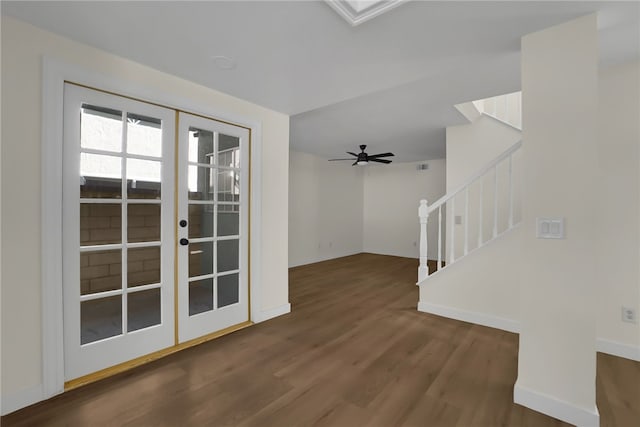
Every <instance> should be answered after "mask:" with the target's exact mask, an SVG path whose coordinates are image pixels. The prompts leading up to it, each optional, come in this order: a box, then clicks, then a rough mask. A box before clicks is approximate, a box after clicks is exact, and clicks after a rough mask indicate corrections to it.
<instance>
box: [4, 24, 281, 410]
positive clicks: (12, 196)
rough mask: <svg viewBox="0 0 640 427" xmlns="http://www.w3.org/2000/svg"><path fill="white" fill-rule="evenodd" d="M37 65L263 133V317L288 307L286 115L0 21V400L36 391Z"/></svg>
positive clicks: (38, 368) (38, 357)
mask: <svg viewBox="0 0 640 427" xmlns="http://www.w3.org/2000/svg"><path fill="white" fill-rule="evenodd" d="M42 55H47V56H50V57H54V58H58V59H60V60H63V61H65V62H68V63H72V64H76V65H78V66H80V67H82V68H85V69H88V70H96V71H97V72H99V73H101V74H106V75H110V76H114V77H116V78H119V79H123V80H125V81H128V82H130V83H131V84H132V85H136V84H138V85H142V86H144V87H147V88H150V89H153V90H158V91H161V92H163V93H166V94H170V95H175V96H176V98H177V99H189V100H190V101H192V102H194V103H196V104H202V105H210V106H211V108H212V109H214V110H216V111H225V112H227V113H228V114H230V115H236V116H242V117H247V118H248V119H250V120H254V121H260V122H261V123H262V144H263V146H264V149H263V164H262V176H261V180H262V200H261V209H262V210H261V214H262V223H263V229H262V236H259V237H258V238H259V239H260V241H261V252H262V265H261V275H262V286H263V292H262V295H261V299H262V308H263V309H265V310H266V309H270V308H274V307H280V306H282V305H285V304H287V303H288V278H287V258H288V252H287V238H286V236H287V222H288V219H287V217H288V215H287V212H288V205H287V202H288V197H287V186H288V168H287V165H288V157H289V118H288V117H287V116H286V115H283V114H280V113H277V112H275V111H271V110H268V109H266V108H262V107H260V106H257V105H255V104H251V103H249V102H246V101H243V100H240V99H237V98H234V97H231V96H228V95H225V94H223V93H220V92H216V91H214V90H211V89H207V88H205V87H202V86H199V85H196V84H194V83H191V82H188V81H186V80H182V79H179V78H177V77H174V76H171V75H168V74H165V73H162V72H159V71H156V70H153V69H151V68H148V67H145V66H142V65H140V64H137V63H134V62H131V61H128V60H125V59H123V58H119V57H116V56H114V55H111V54H108V53H106V52H103V51H100V50H97V49H94V48H92V47H89V46H86V45H82V44H79V43H76V42H73V41H71V40H68V39H65V38H62V37H59V36H57V35H54V34H52V33H48V32H45V31H42V30H40V29H38V28H35V27H33V26H30V25H27V24H24V23H22V22H20V21H17V20H15V19H12V18H9V17H5V16H3V17H2V125H3V126H2V141H3V144H2V272H1V274H2V395H3V401H5V400H6V399H7V397H10V398H11V399H13V400H14V401H15V399H17V397H16V396H34V395H37V390H38V387H39V386H40V384H41V383H42V378H41V376H42V369H41V365H42V360H41V359H42V355H41V339H42V337H41V319H40V303H41V288H40V286H41V283H40V263H41V259H40V238H41V232H42V231H41V230H40V219H41V214H40V212H41V211H40V208H41V206H40V197H41V186H40V153H41V149H40V124H41V95H42V87H41V86H42V75H41V69H42Z"/></svg>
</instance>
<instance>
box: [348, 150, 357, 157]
mask: <svg viewBox="0 0 640 427" xmlns="http://www.w3.org/2000/svg"><path fill="white" fill-rule="evenodd" d="M347 154H351V155H352V156H356V157H358V155H357V154H356V153H352V152H351V151H347Z"/></svg>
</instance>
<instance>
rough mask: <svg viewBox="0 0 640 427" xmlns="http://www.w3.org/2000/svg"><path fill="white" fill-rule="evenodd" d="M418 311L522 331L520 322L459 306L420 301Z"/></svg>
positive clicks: (510, 330)
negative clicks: (467, 309)
mask: <svg viewBox="0 0 640 427" xmlns="http://www.w3.org/2000/svg"><path fill="white" fill-rule="evenodd" d="M418 311H422V312H424V313H431V314H437V315H438V316H443V317H448V318H450V319H456V320H462V321H463V322H470V323H476V324H478V325H483V326H488V327H490V328H496V329H502V330H503V331H508V332H513V333H516V334H517V333H520V322H517V321H515V320H511V319H505V318H503V317H497V316H492V315H490V314H484V313H478V312H474V311H466V310H461V309H459V308H452V307H446V306H444V305H438V304H430V303H428V302H422V301H421V302H419V303H418Z"/></svg>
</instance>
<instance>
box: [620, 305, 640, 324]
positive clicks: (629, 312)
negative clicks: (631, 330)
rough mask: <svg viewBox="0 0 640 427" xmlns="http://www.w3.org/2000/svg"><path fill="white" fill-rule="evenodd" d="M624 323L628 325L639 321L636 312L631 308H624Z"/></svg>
mask: <svg viewBox="0 0 640 427" xmlns="http://www.w3.org/2000/svg"><path fill="white" fill-rule="evenodd" d="M622 321H623V322H628V323H636V322H637V321H638V317H637V316H636V310H635V309H633V308H631V307H625V306H622Z"/></svg>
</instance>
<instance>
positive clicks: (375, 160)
mask: <svg viewBox="0 0 640 427" xmlns="http://www.w3.org/2000/svg"><path fill="white" fill-rule="evenodd" d="M369 161H370V162H378V163H385V164H389V163H391V160H384V159H372V158H371V156H369Z"/></svg>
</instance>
